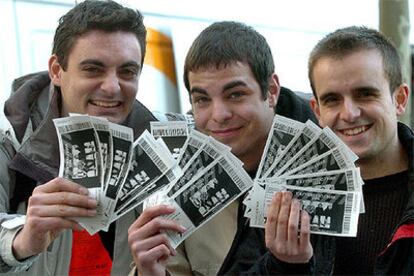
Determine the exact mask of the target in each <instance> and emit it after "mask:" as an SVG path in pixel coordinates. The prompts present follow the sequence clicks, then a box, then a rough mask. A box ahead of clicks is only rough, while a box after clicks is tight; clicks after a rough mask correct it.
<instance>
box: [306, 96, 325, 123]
mask: <svg viewBox="0 0 414 276" xmlns="http://www.w3.org/2000/svg"><path fill="white" fill-rule="evenodd" d="M309 104H310V107H311V109H312V111H313V113H315V116H316V118H317V119H318V121H319V125H322V124H321V119H320V118H321V111H320V109H319V103H318V100H317V99H315V97H312V98H311V99H310V100H309Z"/></svg>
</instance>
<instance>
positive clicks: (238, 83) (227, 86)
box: [190, 80, 247, 95]
mask: <svg viewBox="0 0 414 276" xmlns="http://www.w3.org/2000/svg"><path fill="white" fill-rule="evenodd" d="M237 86H243V87H246V86H247V84H246V83H245V82H244V81H240V80H236V81H231V82H229V83H226V84H225V85H224V86H223V90H222V91H223V92H224V91H226V90H228V89H232V88H234V87H237ZM192 93H200V94H205V95H207V94H208V93H207V91H206V90H205V89H203V88H201V87H197V86H194V87H192V88H191V90H190V94H192Z"/></svg>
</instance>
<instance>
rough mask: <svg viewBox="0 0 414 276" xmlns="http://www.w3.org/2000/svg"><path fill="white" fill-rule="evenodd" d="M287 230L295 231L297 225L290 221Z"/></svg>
mask: <svg viewBox="0 0 414 276" xmlns="http://www.w3.org/2000/svg"><path fill="white" fill-rule="evenodd" d="M288 231H289V232H295V231H297V226H296V224H295V223H293V222H290V223H289V225H288Z"/></svg>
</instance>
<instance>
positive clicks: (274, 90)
mask: <svg viewBox="0 0 414 276" xmlns="http://www.w3.org/2000/svg"><path fill="white" fill-rule="evenodd" d="M279 93H280V84H279V77H278V76H277V75H276V74H275V73H273V74H272V75H271V76H270V78H269V89H268V92H267V98H268V101H269V107H271V108H274V107H275V106H276V104H277V99H278V98H279Z"/></svg>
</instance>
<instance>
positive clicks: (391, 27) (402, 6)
mask: <svg viewBox="0 0 414 276" xmlns="http://www.w3.org/2000/svg"><path fill="white" fill-rule="evenodd" d="M408 8H409V3H408V0H380V1H379V11H380V16H379V20H380V22H379V29H380V31H381V32H382V33H383V34H384V35H386V36H387V37H389V38H390V39H391V40H392V41H393V42H394V44H395V46H396V47H397V49H398V52H399V54H400V57H401V66H402V73H403V80H404V82H406V83H407V84H408V85H410V86H411V70H412V68H411V48H410V41H409V36H410V14H409V9H408ZM410 91H411V95H410V98H409V104H408V108H407V112H406V114H405V115H404V116H403V117H402V118H401V121H403V122H404V123H406V124H407V125H409V126H411V128H414V119H413V115H414V114H413V108H414V97H413V94H412V87H410Z"/></svg>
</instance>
